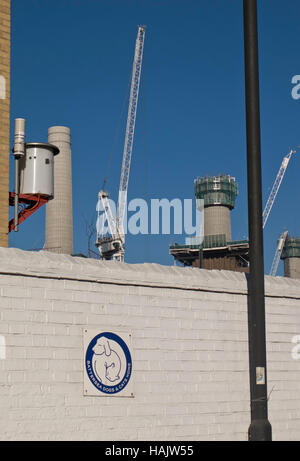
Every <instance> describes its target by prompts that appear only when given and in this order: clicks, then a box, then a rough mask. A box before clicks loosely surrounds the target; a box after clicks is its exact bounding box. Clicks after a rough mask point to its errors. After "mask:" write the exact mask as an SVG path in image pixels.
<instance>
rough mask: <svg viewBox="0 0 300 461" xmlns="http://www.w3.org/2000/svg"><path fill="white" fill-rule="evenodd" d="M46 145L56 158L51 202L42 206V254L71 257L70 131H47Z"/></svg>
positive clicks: (62, 128)
mask: <svg viewBox="0 0 300 461" xmlns="http://www.w3.org/2000/svg"><path fill="white" fill-rule="evenodd" d="M48 142H49V144H53V145H55V146H57V147H58V148H59V150H60V154H59V155H57V156H56V157H55V159H54V199H53V200H51V201H49V202H48V203H47V205H46V238H45V247H44V249H45V250H46V251H52V252H54V253H62V254H70V255H71V254H73V213H72V162H71V135H70V128H68V127H65V126H53V127H50V128H49V129H48Z"/></svg>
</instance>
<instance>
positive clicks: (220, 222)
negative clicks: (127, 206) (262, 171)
mask: <svg viewBox="0 0 300 461" xmlns="http://www.w3.org/2000/svg"><path fill="white" fill-rule="evenodd" d="M194 191H195V199H196V202H197V201H198V200H203V204H204V216H203V220H204V238H203V241H202V243H201V244H200V245H199V244H195V245H190V244H187V245H178V244H175V245H171V246H170V247H169V253H170V255H172V256H173V257H174V260H175V261H178V262H180V263H182V264H183V265H184V266H195V267H201V268H203V269H224V270H231V271H238V272H248V270H249V242H248V240H237V241H232V240H231V216H230V213H231V210H233V208H234V206H235V201H236V197H237V195H238V185H237V182H236V180H235V178H234V177H232V176H229V175H217V176H204V177H200V178H197V179H196V180H195V181H194Z"/></svg>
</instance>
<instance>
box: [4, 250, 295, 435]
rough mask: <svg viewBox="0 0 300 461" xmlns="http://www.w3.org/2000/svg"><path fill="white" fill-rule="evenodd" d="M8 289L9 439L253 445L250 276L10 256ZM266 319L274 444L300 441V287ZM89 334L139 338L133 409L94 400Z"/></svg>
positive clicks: (112, 400)
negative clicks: (88, 380)
mask: <svg viewBox="0 0 300 461" xmlns="http://www.w3.org/2000/svg"><path fill="white" fill-rule="evenodd" d="M0 290H1V297H0V408H1V412H0V439H1V440H105V441H110V440H115V441H121V440H128V441H130V440H247V431H248V426H249V422H250V411H249V408H250V405H249V370H248V363H249V359H248V326H247V283H246V276H245V274H242V273H235V272H227V271H206V270H201V269H197V268H178V267H165V266H159V265H155V264H145V265H128V264H119V263H115V262H99V261H95V260H88V259H84V258H72V257H71V256H67V255H56V254H52V253H46V252H40V253H35V252H24V251H21V250H16V249H6V248H0ZM266 310H267V341H268V347H267V348H268V390H269V393H270V397H269V419H270V422H271V424H272V428H273V440H300V348H298V351H299V354H297V353H296V354H295V348H296V347H297V344H296V343H295V342H294V343H293V342H292V341H293V338H295V336H299V335H300V281H298V280H292V279H284V278H280V277H276V278H270V277H266ZM85 328H91V329H94V328H99V330H100V331H101V330H107V329H110V330H111V331H114V330H115V331H130V332H131V333H132V352H133V374H132V379H133V387H134V397H133V398H125V397H121V396H119V397H118V396H109V397H89V396H84V393H83V370H84V364H83V355H84V351H83V330H84V329H85ZM294 340H295V339H294ZM293 348H294V349H293ZM293 350H294V355H292V352H293ZM298 356H299V360H298Z"/></svg>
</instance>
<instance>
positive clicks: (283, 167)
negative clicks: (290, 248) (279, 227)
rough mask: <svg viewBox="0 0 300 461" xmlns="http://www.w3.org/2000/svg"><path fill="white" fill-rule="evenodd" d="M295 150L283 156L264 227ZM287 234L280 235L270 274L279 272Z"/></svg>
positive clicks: (269, 199) (266, 209)
mask: <svg viewBox="0 0 300 461" xmlns="http://www.w3.org/2000/svg"><path fill="white" fill-rule="evenodd" d="M295 152H296V151H295V150H290V152H289V153H288V154H287V155H285V156H284V157H283V160H282V163H281V165H280V168H279V171H278V173H277V176H276V179H275V181H274V184H273V187H272V190H271V193H270V196H269V198H268V201H267V203H266V206H265V209H264V211H263V228H264V227H265V225H266V223H267V220H268V217H269V215H270V212H271V209H272V206H273V204H274V202H275V198H276V195H277V193H278V190H279V187H280V184H281V182H282V180H283V177H284V174H285V172H286V169H287V167H288V164H289V161H290V159H291V156H292V154H295ZM287 236H288V231H284V232H282V233H281V235H280V237H279V239H278V244H277V248H276V252H275V255H274V258H273V262H272V266H271V270H270V275H272V276H275V275H276V272H277V269H278V264H279V261H280V256H281V253H282V250H283V248H284V244H285V241H286V239H287Z"/></svg>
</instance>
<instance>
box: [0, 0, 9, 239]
mask: <svg viewBox="0 0 300 461" xmlns="http://www.w3.org/2000/svg"><path fill="white" fill-rule="evenodd" d="M9 110H10V0H0V171H1V174H0V246H3V247H7V246H8V217H9V214H8V213H9V204H8V192H9V123H10V116H9Z"/></svg>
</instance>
